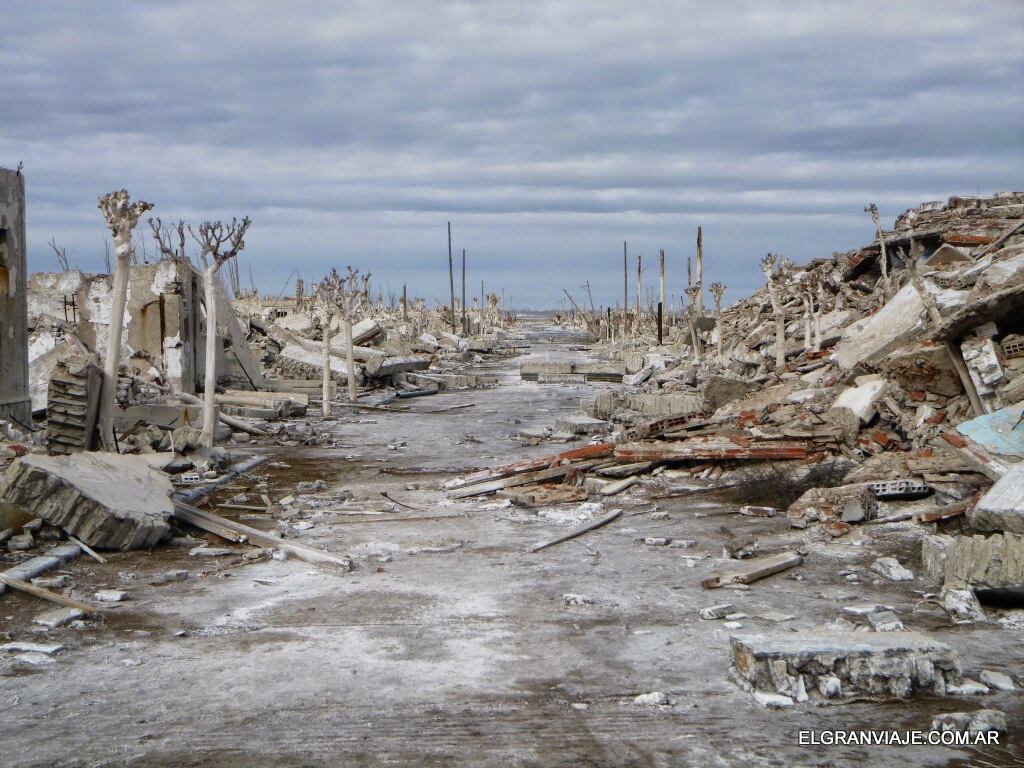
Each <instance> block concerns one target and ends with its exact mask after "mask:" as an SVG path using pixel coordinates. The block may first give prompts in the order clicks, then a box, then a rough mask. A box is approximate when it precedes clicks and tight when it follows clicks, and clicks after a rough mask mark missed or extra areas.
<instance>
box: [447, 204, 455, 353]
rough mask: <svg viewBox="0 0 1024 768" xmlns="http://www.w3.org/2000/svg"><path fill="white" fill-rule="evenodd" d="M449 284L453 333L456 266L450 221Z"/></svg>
mask: <svg viewBox="0 0 1024 768" xmlns="http://www.w3.org/2000/svg"><path fill="white" fill-rule="evenodd" d="M448 286H449V288H450V289H451V298H452V333H454V332H455V267H454V265H453V264H452V223H451V222H450V221H449V222H448Z"/></svg>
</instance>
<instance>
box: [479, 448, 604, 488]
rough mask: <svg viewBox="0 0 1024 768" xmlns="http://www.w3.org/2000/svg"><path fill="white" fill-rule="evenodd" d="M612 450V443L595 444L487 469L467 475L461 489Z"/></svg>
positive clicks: (593, 456)
mask: <svg viewBox="0 0 1024 768" xmlns="http://www.w3.org/2000/svg"><path fill="white" fill-rule="evenodd" d="M612 448H613V446H612V444H611V443H595V444H594V445H585V446H583V447H582V448H573V449H571V450H568V451H562V452H561V453H556V454H555V455H553V456H541V457H540V458H536V459H524V460H523V461H517V462H515V463H514V464H506V465H505V466H502V467H495V468H493V469H485V470H483V471H482V472H476V473H474V474H472V475H467V476H466V477H464V478H463V484H462V485H461V486H459V487H460V488H465V487H466V486H469V485H473V484H475V483H485V482H489V481H491V480H498V479H500V478H503V477H509V476H511V475H515V474H518V473H520V472H533V471H535V470H539V469H544V468H545V467H551V466H553V465H555V464H559V463H561V462H563V461H576V460H577V459H595V458H599V457H601V456H609V455H611V453H612Z"/></svg>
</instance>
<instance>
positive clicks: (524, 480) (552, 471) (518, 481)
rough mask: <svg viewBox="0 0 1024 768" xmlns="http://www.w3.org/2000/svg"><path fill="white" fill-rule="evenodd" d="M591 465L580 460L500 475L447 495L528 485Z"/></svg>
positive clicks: (461, 495)
mask: <svg viewBox="0 0 1024 768" xmlns="http://www.w3.org/2000/svg"><path fill="white" fill-rule="evenodd" d="M593 465H594V462H592V461H580V462H575V463H569V464H561V465H559V466H557V467H551V468H549V469H541V470H538V471H536V472H521V473H519V474H516V475H510V476H509V477H500V478H498V479H497V480H490V481H488V482H486V483H476V484H475V485H470V486H463V487H462V488H456V489H454V490H452V491H449V492H448V496H449V497H451V498H453V499H465V498H468V497H470V496H481V495H483V494H485V493H494V492H495V491H500V490H502V489H504V488H513V487H515V486H517V485H528V484H530V483H538V482H544V481H548V480H555V479H557V478H559V477H565V476H566V475H568V474H569V473H570V472H573V471H575V470H582V469H590V468H591V467H592V466H593Z"/></svg>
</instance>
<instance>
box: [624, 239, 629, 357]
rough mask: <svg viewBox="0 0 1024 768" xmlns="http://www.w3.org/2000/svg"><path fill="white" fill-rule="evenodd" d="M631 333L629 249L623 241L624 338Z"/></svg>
mask: <svg viewBox="0 0 1024 768" xmlns="http://www.w3.org/2000/svg"><path fill="white" fill-rule="evenodd" d="M628 331H629V248H628V243H627V242H626V241H625V240H623V241H622V336H623V338H625V336H626V333H627V332H628Z"/></svg>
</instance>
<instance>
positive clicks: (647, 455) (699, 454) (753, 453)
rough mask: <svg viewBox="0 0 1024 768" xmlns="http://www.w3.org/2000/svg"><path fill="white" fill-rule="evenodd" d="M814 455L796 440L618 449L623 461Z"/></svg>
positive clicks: (644, 444) (661, 443)
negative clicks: (748, 443)
mask: <svg viewBox="0 0 1024 768" xmlns="http://www.w3.org/2000/svg"><path fill="white" fill-rule="evenodd" d="M810 454H811V448H810V446H809V445H808V444H807V443H804V442H801V441H796V440H774V441H771V442H770V443H767V444H763V445H755V444H753V443H751V444H750V445H747V446H741V445H739V444H737V443H735V442H733V441H732V440H729V441H728V444H724V443H723V441H717V442H696V441H689V440H688V441H685V442H683V443H681V444H680V443H677V442H666V441H661V440H652V441H643V442H637V443H624V444H623V445H618V446H616V447H615V458H616V459H618V460H619V461H626V462H639V461H729V460H733V461H744V460H746V461H756V460H765V459H806V458H807V457H808V456H810Z"/></svg>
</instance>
